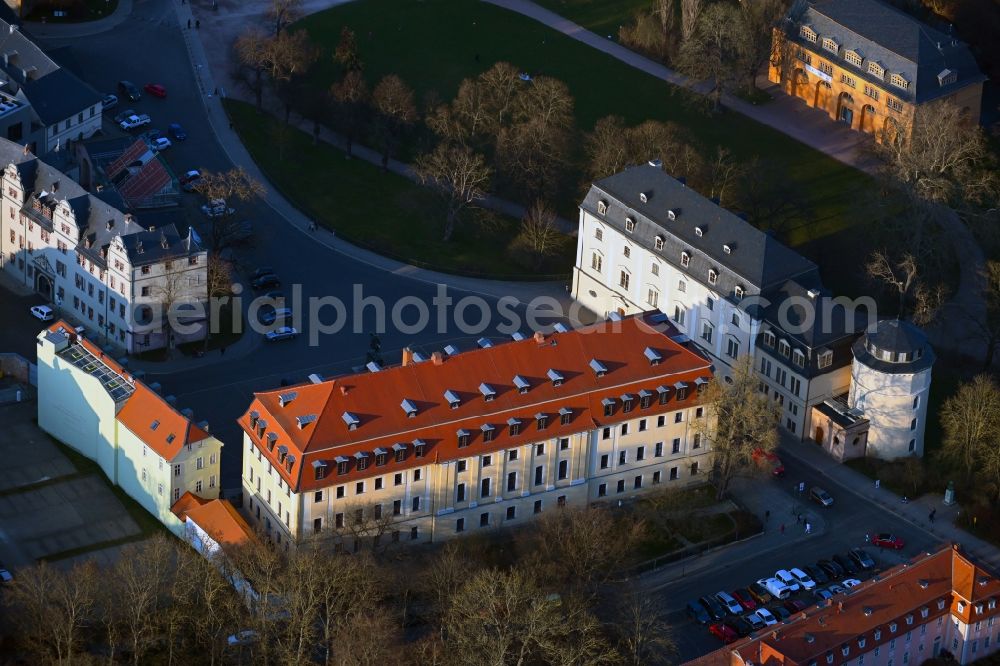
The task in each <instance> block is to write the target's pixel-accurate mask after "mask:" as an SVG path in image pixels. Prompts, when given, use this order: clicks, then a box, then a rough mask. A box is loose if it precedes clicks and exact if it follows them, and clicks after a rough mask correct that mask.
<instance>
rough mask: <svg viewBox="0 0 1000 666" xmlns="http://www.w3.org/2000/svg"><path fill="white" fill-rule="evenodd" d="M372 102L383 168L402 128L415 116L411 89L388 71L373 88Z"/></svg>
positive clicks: (387, 165)
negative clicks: (375, 115)
mask: <svg viewBox="0 0 1000 666" xmlns="http://www.w3.org/2000/svg"><path fill="white" fill-rule="evenodd" d="M372 106H373V107H374V109H375V111H376V113H377V122H376V129H377V134H378V138H379V143H381V144H382V168H383V169H388V168H389V158H390V157H392V153H393V151H394V150H395V148H396V144H397V143H399V141H400V139H401V135H402V133H403V131H404V130H405V129H406V128H407V127H409V126H410V125H412V124H413V123H414V121H416V119H417V105H416V103H415V102H414V100H413V90H412V89H411V88H410V87H409V86H408V85H406V83H404V82H403V79H401V78H399V77H398V76H396V75H395V74H388V75H386V76H384V77H382V80H380V81H379V82H378V85H376V86H375V90H374V91H372Z"/></svg>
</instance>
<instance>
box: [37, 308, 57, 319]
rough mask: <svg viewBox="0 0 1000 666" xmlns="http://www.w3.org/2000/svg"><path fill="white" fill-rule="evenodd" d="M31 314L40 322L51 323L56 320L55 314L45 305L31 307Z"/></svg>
mask: <svg viewBox="0 0 1000 666" xmlns="http://www.w3.org/2000/svg"><path fill="white" fill-rule="evenodd" d="M31 314H32V316H33V317H35V318H36V319H41V320H42V321H52V320H53V319H55V318H56V314H55V313H54V312H53V311H52V308H50V307H49V306H47V305H32V306H31Z"/></svg>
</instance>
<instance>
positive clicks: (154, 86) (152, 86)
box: [144, 83, 167, 99]
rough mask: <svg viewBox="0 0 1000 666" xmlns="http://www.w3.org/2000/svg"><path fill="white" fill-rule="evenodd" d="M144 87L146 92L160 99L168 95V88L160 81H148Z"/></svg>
mask: <svg viewBox="0 0 1000 666" xmlns="http://www.w3.org/2000/svg"><path fill="white" fill-rule="evenodd" d="M144 88H145V90H146V92H148V93H149V94H150V95H152V96H153V97H159V98H160V99H163V98H164V97H166V96H167V89H166V88H164V87H163V86H162V85H160V84H159V83H147V84H146V85H145V86H144Z"/></svg>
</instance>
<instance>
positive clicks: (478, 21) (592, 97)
mask: <svg viewBox="0 0 1000 666" xmlns="http://www.w3.org/2000/svg"><path fill="white" fill-rule="evenodd" d="M550 1H552V2H558V0H550ZM627 1H628V2H629V3H630V4H632V3H633V0H627ZM577 4H579V5H580V11H581V12H584V11H586V13H587V14H589V15H591V16H593V17H594V18H592V19H588V21H595V23H594V25H600V23H599V21H600V19H599V18H597V17H599V16H600V15H601V14H602V13H603V14H604V15H605V16H607V15H609V14H608V12H609V9H608V8H609V7H610V6H611V3H610V0H600V1H598V0H593V2H591V3H577ZM584 6H586V10H584ZM581 20H583V19H582V18H581ZM345 25H347V26H349V27H351V28H352V29H353V30H354V31H355V33H356V35H357V41H358V45H359V49H360V51H361V56H362V59H363V61H364V72H365V75H366V77H367V79H368V81H369V83H374V82H375V81H377V80H378V79H379V78H380V77H381V76H383V75H385V74H388V73H395V74H398V75H399V76H401V77H402V78H403V79H404V80H406V81H407V82H408V83H409V84H410V85H411V86H413V88H414V89H415V90H416V92H417V99H418V100H419V101H421V102H425V101H426V100H434V99H437V100H447V99H450V98H451V97H453V96H454V94H455V92H456V90H457V88H458V85H459V83H460V82H461V81H462V79H464V78H467V77H471V76H476V75H477V74H479V73H480V72H482V71H483V70H485V69H487V68H488V67H490V66H491V65H492V64H493V63H494V62H497V61H500V60H506V61H509V62H511V63H513V64H515V65H516V66H517V67H519V68H521V69H523V70H526V71H528V72H531V73H533V74H544V75H548V76H553V77H555V78H557V79H560V80H562V81H564V82H565V83H566V84H567V85H568V86H569V88H570V90H571V92H572V94H573V95H574V98H575V100H576V119H577V126H578V128H579V129H580V130H581V131H587V130H589V129H590V128H592V127H593V125H594V123H595V121H597V120H598V119H599V118H602V117H604V116H607V115H610V114H617V115H620V116H622V117H624V118H625V120H626V121H627V122H628V123H632V124H637V123H639V122H642V121H644V120H647V119H657V120H664V121H673V122H676V123H678V124H680V125H682V126H684V127H685V128H687V129H688V130H689V131H690V132H691V133H692V134H693V135H694V136H695V138H696V140H697V141H698V142H699V143H700V145H701V149H702V151H703V154H705V155H706V156H708V155H711V154H712V153H713V152H714V150H715V147H716V146H725V147H727V148H729V149H730V150H731V151H732V152H733V154H734V155H735V156H736V157H737V158H738V159H740V160H742V161H746V160H749V159H751V158H752V157H754V156H760V157H762V158H768V159H770V160H772V161H775V162H778V163H780V165H781V167H782V169H783V171H784V172H787V173H788V174H789V177H790V182H789V184H788V187H790V188H797V190H798V191H799V192H801V193H803V195H804V196H805V197H806V198H807V202H808V204H809V206H810V207H811V209H812V212H813V214H812V215H811V216H810V218H809V219H808V220H803V221H802V222H801V223H800V224H798V225H794V228H793V229H791V230H790V231H789V233H788V236H789V238H790V239H791V241H792V243H793V244H796V245H797V244H799V243H802V242H805V241H807V240H809V239H813V238H818V237H822V236H825V235H827V234H830V233H833V232H836V231H838V230H840V229H843V228H845V227H847V226H850V225H852V224H854V223H856V222H858V221H860V220H859V217H858V216H857V215H856V212H855V211H853V210H852V202H854V201H856V200H857V196H856V193H857V192H858V191H859V190H862V189H864V188H868V187H871V186H872V182H871V179H870V178H868V177H867V176H865V175H864V174H862V173H860V172H858V171H856V170H854V169H852V168H850V167H846V166H844V165H842V164H840V163H839V162H837V161H835V160H833V159H832V158H829V157H827V156H825V155H823V154H821V153H819V152H817V151H815V150H813V149H811V148H809V147H807V146H805V145H804V144H801V143H799V142H797V141H795V140H793V139H791V138H789V137H787V136H785V135H784V134H781V133H780V132H777V131H774V130H772V129H770V128H767V127H765V126H762V125H760V124H758V123H756V122H754V121H752V120H749V119H747V118H744V117H743V116H740V115H738V114H735V113H725V114H723V115H721V116H715V117H709V116H706V115H705V114H704V112H703V107H702V106H701V105H695V104H691V103H690V102H689V97H688V94H687V93H685V92H684V91H681V90H679V89H677V88H675V87H673V86H671V85H668V84H666V83H665V82H663V81H660V80H659V79H656V78H654V77H652V76H649V75H647V74H644V73H642V72H640V71H638V70H636V69H633V68H631V67H629V66H628V65H625V64H624V63H622V62H620V61H618V60H615V59H614V58H611V57H610V56H607V55H605V54H603V53H601V52H599V51H596V50H594V49H591V48H590V47H588V46H586V45H584V44H581V43H580V42H577V41H575V40H573V39H571V38H569V37H565V36H563V35H561V34H559V33H557V32H555V31H553V30H551V29H549V28H547V27H545V26H543V25H542V24H540V23H537V22H535V21H532V20H531V19H528V18H526V17H523V16H521V15H519V14H516V13H514V12H509V11H506V10H504V9H501V8H499V7H496V6H494V5H490V4H487V3H485V2H471V1H469V0H424V1H423V2H413V1H412V0H360V1H357V2H350V3H347V4H344V5H340V6H337V7H334V8H331V9H329V10H327V11H325V12H321V13H318V14H314V15H312V16H309V17H307V18H306V19H304V20H303V21H302V22H301V23H299V24H298V27H299V28H301V29H305V30H308V32H309V34H310V37H311V39H312V40H313V41H314V42H316V43H317V44H319V45H321V47H322V50H323V53H322V55H321V57H320V59H319V61H318V64H317V66H316V67H314V69H313V71H312V73H311V75H310V76H311V79H312V82H313V83H314V84H315V85H316V86H322V88H323V89H326V88H328V87H329V85H330V84H331V83H332V82H333V81H334V80H335V79H336V77H337V76H338V69H337V66H336V64H335V63H334V61H333V59H332V55H331V54H332V50H333V48H334V46H335V45H336V42H337V40H338V38H339V34H340V29H341V27H342V26H345ZM577 174H578V175H576V176H574V178H575V180H577V181H578V182H579V184H580V185H583V184H584V182H583V181H584V178H583V175H582V170H578V172H577ZM327 182H329V181H327ZM574 191H576V190H574ZM577 196H578V194H577ZM297 200H298V201H305V200H303V199H297ZM575 204H576V201H575V200H574V201H567V202H565V206H562V205H561V209H565V208H569V209H570V210H572V207H573V206H575ZM564 214H565V210H564Z"/></svg>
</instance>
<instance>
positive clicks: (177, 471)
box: [143, 450, 253, 476]
mask: <svg viewBox="0 0 1000 666" xmlns="http://www.w3.org/2000/svg"><path fill="white" fill-rule="evenodd" d="M145 453H146V452H145V450H143V454H145ZM250 473H251V474H253V470H250ZM180 475H181V466H180V465H174V476H180Z"/></svg>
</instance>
